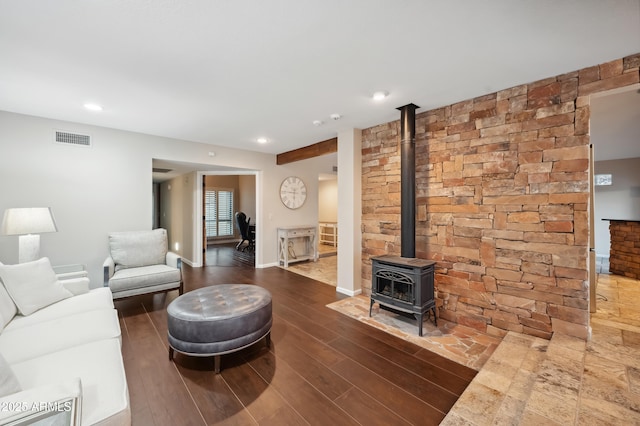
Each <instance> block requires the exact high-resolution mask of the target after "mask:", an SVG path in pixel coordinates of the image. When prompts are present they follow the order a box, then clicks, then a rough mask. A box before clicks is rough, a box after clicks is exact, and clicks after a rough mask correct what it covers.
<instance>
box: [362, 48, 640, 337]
mask: <svg viewBox="0 0 640 426" xmlns="http://www.w3.org/2000/svg"><path fill="white" fill-rule="evenodd" d="M639 65H640V54H637V55H634V56H630V57H626V58H624V59H619V60H615V61H612V62H608V63H605V64H601V65H597V66H593V67H590V68H585V69H582V70H580V71H575V72H570V73H567V74H563V75H559V76H556V77H551V78H547V79H544V80H540V81H536V82H534V83H529V84H523V85H521V86H517V87H512V88H509V89H505V90H501V91H499V92H497V93H491V94H488V95H485V96H480V97H478V98H475V99H470V100H466V101H463V102H458V103H456V104H454V105H449V106H446V107H443V108H439V109H436V110H431V111H426V112H423V113H421V114H418V116H417V118H416V187H417V193H416V204H417V205H416V210H417V217H416V257H419V258H423V259H432V260H435V261H437V265H436V277H435V278H436V287H437V289H438V299H439V300H438V304H439V306H440V308H439V315H440V317H441V318H444V319H446V320H449V321H453V322H456V323H459V324H464V325H467V326H470V327H473V328H476V329H479V330H482V331H485V332H488V333H490V334H493V335H504V334H505V333H506V332H507V331H508V330H514V331H517V332H521V333H526V334H531V335H535V336H540V337H544V338H550V337H551V335H552V333H553V332H554V331H562V332H564V333H568V334H570V335H573V336H578V337H581V338H586V337H587V334H588V321H589V307H588V303H589V302H588V300H589V298H588V281H587V278H588V262H587V258H588V240H589V238H588V237H589V220H588V214H589V213H588V202H589V147H588V146H589V136H588V133H589V96H590V95H591V94H593V93H597V92H601V91H605V90H609V89H614V88H619V87H623V86H628V85H632V84H635V83H638V82H639V81H640V74H639V68H638V67H639ZM398 118H399V117H398ZM399 126H400V123H399V120H398V121H394V122H391V123H386V124H382V125H379V126H375V127H372V128H369V129H365V130H364V131H363V134H362V143H363V147H362V173H363V176H362V179H363V181H362V183H363V199H362V209H363V211H362V234H363V271H362V279H363V282H362V288H363V292H364V293H365V294H370V291H371V261H370V258H371V257H372V256H378V255H382V254H393V255H399V254H400V152H399V139H400V137H399Z"/></svg>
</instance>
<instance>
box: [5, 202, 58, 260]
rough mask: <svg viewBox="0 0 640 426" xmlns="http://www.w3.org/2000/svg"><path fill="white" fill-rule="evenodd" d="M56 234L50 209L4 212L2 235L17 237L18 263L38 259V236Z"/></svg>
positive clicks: (34, 208)
mask: <svg viewBox="0 0 640 426" xmlns="http://www.w3.org/2000/svg"><path fill="white" fill-rule="evenodd" d="M45 232H58V228H57V227H56V221H55V220H54V219H53V214H52V213H51V208H49V207H30V208H13V209H7V210H5V211H4V218H3V219H2V235H19V238H18V262H19V263H24V262H30V261H33V260H37V259H39V258H40V235H39V234H42V233H45Z"/></svg>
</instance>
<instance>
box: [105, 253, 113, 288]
mask: <svg viewBox="0 0 640 426" xmlns="http://www.w3.org/2000/svg"><path fill="white" fill-rule="evenodd" d="M102 269H103V271H104V286H105V287H109V280H110V279H111V277H112V276H113V274H114V273H115V270H116V263H115V262H114V261H113V258H112V257H111V256H109V257H107V258H106V259H105V261H104V263H103V264H102Z"/></svg>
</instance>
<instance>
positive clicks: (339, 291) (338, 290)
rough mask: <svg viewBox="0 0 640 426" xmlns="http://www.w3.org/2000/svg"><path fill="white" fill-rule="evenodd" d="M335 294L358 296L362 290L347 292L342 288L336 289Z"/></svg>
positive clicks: (347, 290)
mask: <svg viewBox="0 0 640 426" xmlns="http://www.w3.org/2000/svg"><path fill="white" fill-rule="evenodd" d="M336 292H337V293H341V294H346V295H347V296H357V295H359V294H362V289H358V290H355V291H354V290H349V289H346V288H342V287H336Z"/></svg>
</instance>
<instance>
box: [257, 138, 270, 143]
mask: <svg viewBox="0 0 640 426" xmlns="http://www.w3.org/2000/svg"><path fill="white" fill-rule="evenodd" d="M256 141H257V142H258V143H267V142H269V140H268V139H267V138H258V139H256Z"/></svg>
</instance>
